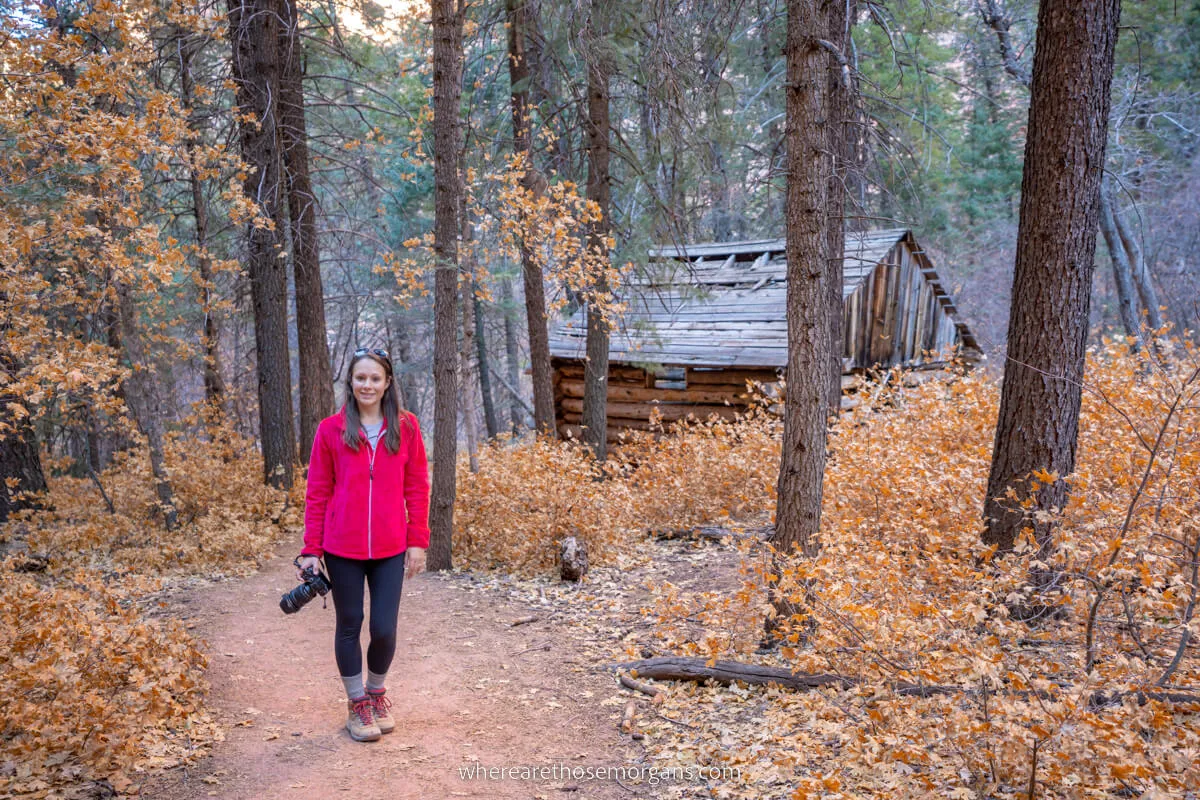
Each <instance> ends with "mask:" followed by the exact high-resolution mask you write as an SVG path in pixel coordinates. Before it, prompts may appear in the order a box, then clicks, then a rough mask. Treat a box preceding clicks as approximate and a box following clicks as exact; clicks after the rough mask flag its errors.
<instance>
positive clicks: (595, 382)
mask: <svg viewBox="0 0 1200 800" xmlns="http://www.w3.org/2000/svg"><path fill="white" fill-rule="evenodd" d="M598 3H599V0H591V4H590V6H589V7H588V17H587V23H586V24H587V29H586V31H585V32H584V38H585V40H586V41H587V45H588V47H587V71H588V78H587V158H588V176H587V197H588V199H589V200H591V201H593V202H594V203H596V205H597V206H599V207H600V220H599V221H598V222H594V223H592V224H591V225H589V227H588V243H587V246H588V254H589V258H593V259H595V260H596V269H597V270H598V271H599V270H603V269H606V268H607V266H608V259H609V252H608V234H609V228H610V225H611V223H612V220H611V214H612V190H611V187H610V186H609V149H608V136H609V130H608V128H609V121H608V101H609V86H608V83H609V77H610V73H611V69H612V67H611V57H610V55H609V53H608V48H609V42H608V40H607V39H608V26H607V24H606V23H605V21H604V17H605V12H604V10H603V8H602V7H601V8H600V9H599V13H597V12H598V8H597V7H598ZM609 291H610V290H609V286H608V282H607V280H605V279H604V277H603V275H602V274H599V275H598V276H597V278H596V280H595V281H594V282H593V284H592V287H591V290H590V291H589V292H588V298H587V300H586V307H587V345H586V349H587V362H586V368H585V370H584V386H585V388H584V394H583V421H582V422H583V428H584V430H583V439H584V442H585V443H586V444H587V445H588V446H589V447H590V448H591V449H592V454H593V456H594V457H595V459H596V460H597V461H599V462H603V461H604V460H605V459H606V458H607V457H608V435H607V433H608V407H607V406H608V339H609V320H608V313H609V312H608V311H607V309H606V308H605V305H606V304H607V302H608V299H609V297H608V295H609Z"/></svg>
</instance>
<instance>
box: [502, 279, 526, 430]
mask: <svg viewBox="0 0 1200 800" xmlns="http://www.w3.org/2000/svg"><path fill="white" fill-rule="evenodd" d="M500 298H501V300H503V302H504V355H505V366H507V368H508V384H509V386H511V387H513V390H514V391H513V392H510V398H509V400H510V402H509V404H508V416H509V421H510V423H511V424H512V432H513V433H514V434H516V433H518V432H520V430H521V428H523V427H525V415H524V410H523V409H522V407H521V403H520V397H519V396H518V395H517V394H516V392H515V390H516V389H517V388H519V387H520V385H521V350H520V347H519V346H518V343H517V326H516V325H515V324H513V314H512V311H511V309H512V307H513V292H512V282H511V281H509V279H508V278H507V277H506V278H503V279H502V280H501V281H500Z"/></svg>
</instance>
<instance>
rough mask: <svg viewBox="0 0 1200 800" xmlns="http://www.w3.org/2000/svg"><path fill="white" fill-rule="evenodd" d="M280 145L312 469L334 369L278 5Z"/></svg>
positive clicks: (298, 60)
mask: <svg viewBox="0 0 1200 800" xmlns="http://www.w3.org/2000/svg"><path fill="white" fill-rule="evenodd" d="M280 10H281V12H282V19H281V23H282V24H281V25H280V26H279V53H280V62H281V75H280V80H279V139H280V144H281V146H282V148H283V165H284V176H285V179H286V185H287V204H288V216H289V219H290V221H291V232H292V274H293V277H294V280H295V285H296V342H297V346H298V349H299V355H300V451H299V456H300V460H301V462H302V463H308V457H309V454H310V453H311V452H312V443H313V438H314V437H315V436H316V434H317V426H318V425H320V424H321V420H323V419H324V418H325V417H327V416H329V415H330V414H332V413H333V365H332V363H331V362H330V359H329V341H328V338H327V334H326V326H325V290H324V288H323V286H322V283H321V256H320V250H319V246H318V245H319V243H318V241H317V215H316V207H317V198H316V195H315V194H314V193H313V188H312V180H311V178H310V177H309V170H308V124H307V122H306V120H305V116H304V84H303V74H304V64H303V59H302V55H303V53H302V50H301V46H300V14H299V12H298V11H297V8H296V0H280Z"/></svg>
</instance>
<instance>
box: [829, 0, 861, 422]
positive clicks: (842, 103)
mask: <svg viewBox="0 0 1200 800" xmlns="http://www.w3.org/2000/svg"><path fill="white" fill-rule="evenodd" d="M856 12H857V3H856V2H855V0H850V2H848V3H846V2H832V3H830V4H829V32H828V34H827V36H826V38H827V40H828V41H829V43H830V44H832V45H833V46H834V48H836V49H837V50H838V51H839V53H840V54H841V56H840V59H839V58H837V57H829V55H827V56H826V66H827V69H828V74H829V120H830V125H829V126H828V134H829V152H830V154H831V165H830V167H831V170H830V176H829V189H828V210H829V223H828V226H827V234H826V235H827V237H828V253H827V255H826V258H827V261H826V262H825V263H826V267H825V302H826V303H827V305H828V308H829V385H828V391H829V398H828V400H827V402H828V409H829V414H830V416H834V417H836V416H837V414H838V411H840V410H841V407H842V356H843V355H844V353H845V345H844V343H843V341H842V339H843V334H842V325H843V322H844V319H845V315H846V305H845V303H844V302H843V300H842V266H843V258H844V256H845V249H846V195H847V191H848V187H847V176H849V174H850V173H851V172H852V171H853V169H854V154H855V150H856V148H855V145H854V136H855V126H854V114H855V108H856V105H857V103H856V98H855V97H854V83H853V81H852V77H851V73H850V68H849V64H850V59H849V58H848V56H849V53H848V52H847V51H848V50H849V49H850V29H851V26H852V25H853V24H854V14H855V13H856Z"/></svg>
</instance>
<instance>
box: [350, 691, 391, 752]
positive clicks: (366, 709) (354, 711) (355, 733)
mask: <svg viewBox="0 0 1200 800" xmlns="http://www.w3.org/2000/svg"><path fill="white" fill-rule="evenodd" d="M348 705H349V706H350V716H349V717H348V718H347V719H346V730H348V731H350V738H351V739H353V740H354V741H356V742H373V741H375V740H376V739H378V738H379V737H380V736H382V735H383V734H382V733H381V732H380V730H379V726H378V725H376V724H375V714H374V713H373V712H372V711H371V698H369V697H360V698H358V699H357V700H351V701H349V703H348Z"/></svg>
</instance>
